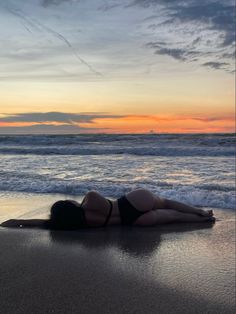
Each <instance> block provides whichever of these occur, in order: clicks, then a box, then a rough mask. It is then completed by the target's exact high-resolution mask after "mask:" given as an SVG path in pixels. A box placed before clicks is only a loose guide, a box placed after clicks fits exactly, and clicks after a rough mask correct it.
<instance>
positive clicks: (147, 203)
mask: <svg viewBox="0 0 236 314" xmlns="http://www.w3.org/2000/svg"><path fill="white" fill-rule="evenodd" d="M125 196H126V198H127V200H128V201H129V202H130V203H131V204H132V205H133V206H134V207H135V208H136V209H137V210H139V211H143V212H146V211H150V210H152V209H154V208H155V204H156V196H155V195H154V194H153V193H152V192H150V191H148V190H145V189H138V190H134V191H131V192H129V193H127V194H126V195H125Z"/></svg>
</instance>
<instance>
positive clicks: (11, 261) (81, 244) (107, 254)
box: [0, 194, 235, 314]
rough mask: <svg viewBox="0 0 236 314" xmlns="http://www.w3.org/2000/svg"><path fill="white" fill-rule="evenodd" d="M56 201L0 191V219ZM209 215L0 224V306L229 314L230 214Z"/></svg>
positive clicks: (33, 213)
mask: <svg viewBox="0 0 236 314" xmlns="http://www.w3.org/2000/svg"><path fill="white" fill-rule="evenodd" d="M55 199H58V195H46V196H45V195H32V194H28V195H27V194H15V195H11V196H10V195H7V194H5V196H3V195H2V196H1V204H2V205H1V222H3V221H5V220H6V219H7V218H8V219H12V218H15V219H17V218H19V219H27V218H46V216H47V211H48V207H49V205H50V204H51V203H52V201H54V200H55ZM4 208H5V209H6V210H4ZM30 208H33V209H32V210H30ZM215 213H216V217H217V222H216V224H215V225H210V224H191V225H189V226H186V225H169V226H161V227H160V226H159V227H155V228H154V227H152V228H137V227H136V228H124V227H112V228H107V229H91V230H83V231H82V230H80V231H73V232H72V231H67V232H65V231H64V232H63V231H48V230H40V229H22V228H21V229H13V228H12V229H10V228H3V227H0V243H1V244H0V245H1V255H0V256H1V261H0V263H1V281H0V282H1V289H0V291H1V312H2V313H4V314H8V313H9V314H11V313H14V314H15V313H19V314H20V313H22V314H23V313H40V314H41V313H86V314H87V313H117V314H118V313H140V314H141V313H147V314H149V313H234V309H235V308H234V307H235V268H234V266H235V242H234V241H235V216H234V213H233V212H231V211H222V210H219V209H218V210H215Z"/></svg>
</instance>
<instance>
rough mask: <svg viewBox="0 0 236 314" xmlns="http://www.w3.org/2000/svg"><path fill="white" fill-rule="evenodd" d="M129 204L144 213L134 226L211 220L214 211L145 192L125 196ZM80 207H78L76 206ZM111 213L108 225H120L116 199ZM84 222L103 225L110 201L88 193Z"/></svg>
mask: <svg viewBox="0 0 236 314" xmlns="http://www.w3.org/2000/svg"><path fill="white" fill-rule="evenodd" d="M126 198H127V199H128V201H129V202H130V203H131V204H132V205H133V206H134V207H135V208H136V209H137V210H139V211H141V212H144V214H143V215H142V216H140V217H139V218H138V219H137V220H136V221H135V222H134V225H137V226H154V225H158V224H167V223H173V222H176V223H179V222H207V221H212V222H213V221H214V217H213V212H212V211H211V210H209V211H206V210H203V209H200V208H197V207H193V206H189V205H187V204H184V203H180V202H177V201H173V200H169V199H165V198H160V197H159V196H157V195H155V194H153V193H152V192H150V191H148V190H144V189H138V190H134V191H132V192H129V193H127V194H126ZM78 205H79V204H78ZM112 205H113V210H112V215H111V217H110V220H109V222H108V224H109V225H117V224H120V223H121V221H120V214H119V208H118V202H117V200H115V201H112ZM82 207H83V208H84V210H85V215H86V220H87V222H88V224H89V226H91V227H98V226H101V225H103V223H104V221H105V220H106V217H107V215H108V212H109V208H110V205H109V202H108V201H107V199H106V198H104V197H103V196H102V195H100V194H99V193H97V192H95V191H91V192H88V193H87V194H86V196H85V198H84V200H83V204H82Z"/></svg>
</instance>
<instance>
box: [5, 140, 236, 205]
mask: <svg viewBox="0 0 236 314" xmlns="http://www.w3.org/2000/svg"><path fill="white" fill-rule="evenodd" d="M235 142H236V138H235V136H234V135H233V134H145V135H137V134H135V135H134V134H131V135H130V134H129V135H127V134H126V135H122V134H119V135H112V134H96V135H95V134H80V135H0V179H1V180H0V193H1V194H4V193H5V194H6V193H12V192H13V193H18V192H27V193H40V194H48V193H50V194H52V193H54V194H63V195H67V196H68V195H71V196H72V197H73V196H82V195H84V194H85V193H86V192H87V191H89V190H97V191H98V192H100V193H102V194H103V195H104V196H106V197H111V198H116V197H119V196H121V195H122V194H123V193H126V192H128V191H130V190H133V189H136V188H145V189H149V190H151V191H152V192H154V193H156V194H159V195H161V196H163V197H167V198H172V199H175V200H178V201H182V202H186V203H188V204H192V205H195V206H202V207H213V208H223V209H235V207H236V206H235V153H236V150H235Z"/></svg>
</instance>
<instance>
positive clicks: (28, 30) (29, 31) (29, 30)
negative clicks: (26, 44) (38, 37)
mask: <svg viewBox="0 0 236 314" xmlns="http://www.w3.org/2000/svg"><path fill="white" fill-rule="evenodd" d="M21 24H22V26H23V27H24V28H25V29H26V30H27V32H28V33H30V34H33V32H32V31H31V29H29V28H28V27H27V26H26V25H25V24H24V23H23V22H22V23H21Z"/></svg>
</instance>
